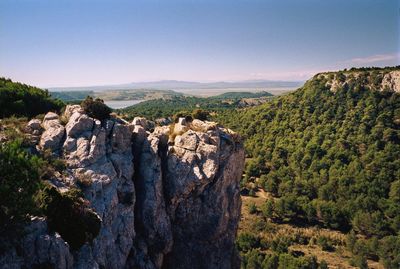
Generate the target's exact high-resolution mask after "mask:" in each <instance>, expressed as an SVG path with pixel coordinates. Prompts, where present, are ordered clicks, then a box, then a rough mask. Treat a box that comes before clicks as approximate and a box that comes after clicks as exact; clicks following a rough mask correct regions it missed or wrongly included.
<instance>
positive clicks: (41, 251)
mask: <svg viewBox="0 0 400 269" xmlns="http://www.w3.org/2000/svg"><path fill="white" fill-rule="evenodd" d="M62 117H63V118H64V119H66V120H68V123H67V124H66V126H65V127H64V126H62V124H61V123H60V119H59V116H58V115H56V114H54V113H48V114H47V115H46V116H45V118H44V120H43V122H42V123H41V126H42V127H43V129H44V132H43V134H42V135H41V139H40V143H39V145H38V148H39V149H40V150H44V149H48V150H51V151H52V152H54V154H58V155H59V156H60V157H61V158H63V159H64V160H65V161H66V164H67V167H68V168H67V175H66V176H64V177H62V178H58V179H56V181H57V182H56V183H57V184H56V185H57V186H58V187H59V188H66V189H68V188H70V187H73V186H75V187H76V186H78V187H79V188H81V189H82V191H83V193H84V196H85V199H87V200H88V201H89V203H90V206H91V207H92V208H93V209H94V210H95V211H96V213H97V214H98V215H99V217H100V218H101V220H102V223H101V229H100V233H99V235H98V236H97V237H96V238H95V239H94V240H93V242H91V243H89V242H88V243H86V244H85V245H83V246H82V247H81V248H80V249H79V250H76V251H72V250H71V249H70V248H69V247H68V243H67V242H65V241H64V240H63V239H62V238H61V237H60V236H59V235H58V234H57V233H55V234H54V233H50V232H49V231H48V230H47V226H46V221H45V220H40V225H38V224H36V226H37V228H30V230H29V232H28V234H27V236H26V238H28V241H26V242H28V243H24V245H23V246H22V249H23V251H22V252H21V251H20V252H18V253H17V252H16V251H15V250H10V251H9V252H8V253H7V254H5V255H3V256H2V257H1V258H0V267H1V268H21V267H24V266H25V267H32V266H39V265H43V264H46V265H51V266H53V267H54V268H149V269H150V268H164V269H165V268H236V267H239V264H238V260H237V256H236V253H235V248H234V240H235V235H236V230H237V227H238V222H239V217H240V205H241V202H240V196H239V180H240V177H241V174H242V171H243V166H244V150H243V146H242V143H241V141H240V138H239V137H238V136H237V135H236V134H234V133H233V132H232V131H230V130H227V129H224V128H222V127H219V126H218V125H217V124H215V123H211V122H203V121H199V120H193V122H186V121H185V120H183V119H181V120H180V121H179V122H178V123H177V124H176V125H175V126H172V127H169V126H164V127H155V129H154V131H153V132H151V133H150V132H149V124H148V123H147V122H146V120H145V119H143V118H137V119H135V120H134V121H133V123H132V124H127V123H126V122H124V121H122V120H120V119H116V118H114V119H109V120H105V121H103V122H100V121H99V120H96V119H93V118H90V117H88V116H87V115H86V114H84V113H83V111H82V110H81V108H80V107H79V106H68V107H67V108H66V111H65V113H64V115H63V116H62ZM30 125H31V126H30V127H29V128H31V129H32V130H40V128H39V127H40V126H37V122H32V123H31V124H30ZM60 186H61V187H60ZM36 222H38V221H37V220H36ZM33 223H34V222H33ZM39 226H40V227H39ZM29 238H30V239H29ZM32 238H36V239H32ZM29 240H30V241H29ZM43 240H44V241H43ZM46 240H47V241H46ZM42 241H43V242H42ZM24 242H25V241H24ZM35 244H36V245H35ZM37 244H39V245H40V244H42V245H43V246H44V244H47V245H46V246H47V247H39V246H38V245H37ZM11 261H15V262H11Z"/></svg>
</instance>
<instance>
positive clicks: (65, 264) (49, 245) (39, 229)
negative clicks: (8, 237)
mask: <svg viewBox="0 0 400 269" xmlns="http://www.w3.org/2000/svg"><path fill="white" fill-rule="evenodd" d="M25 232H26V234H27V235H26V236H25V237H24V239H23V240H22V242H21V246H20V249H21V250H22V253H21V254H22V255H21V254H20V255H17V253H16V251H15V249H10V250H9V251H8V252H6V253H5V254H3V255H2V256H1V257H0V268H42V267H40V266H46V265H47V266H52V268H56V269H65V268H72V266H73V256H72V254H71V253H70V251H69V246H68V244H67V243H65V241H64V240H63V239H62V238H61V236H60V235H59V234H57V233H55V234H49V231H48V228H47V222H46V221H45V219H43V218H37V217H35V218H33V219H32V221H31V223H30V225H28V226H27V227H26V228H25ZM21 256H22V257H23V259H22V258H21Z"/></svg>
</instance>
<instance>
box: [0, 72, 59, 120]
mask: <svg viewBox="0 0 400 269" xmlns="http://www.w3.org/2000/svg"><path fill="white" fill-rule="evenodd" d="M63 105H64V104H63V103H62V102H61V101H59V100H56V99H52V98H51V96H50V94H49V93H48V91H47V90H42V89H39V88H36V87H32V86H28V85H25V84H21V83H17V82H13V81H11V80H10V79H5V78H0V118H5V117H10V116H13V115H14V116H25V117H34V116H36V115H38V114H43V113H46V112H48V111H55V112H57V111H59V110H60V109H61V108H62V107H63Z"/></svg>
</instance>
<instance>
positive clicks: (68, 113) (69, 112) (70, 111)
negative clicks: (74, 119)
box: [64, 105, 83, 120]
mask: <svg viewBox="0 0 400 269" xmlns="http://www.w3.org/2000/svg"><path fill="white" fill-rule="evenodd" d="M75 112H78V113H81V114H82V113H83V109H82V108H81V106H80V105H67V106H66V107H65V111H64V116H65V117H66V119H67V120H69V118H70V117H71V116H72V114H74V113H75Z"/></svg>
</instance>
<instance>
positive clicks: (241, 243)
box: [236, 232, 260, 251]
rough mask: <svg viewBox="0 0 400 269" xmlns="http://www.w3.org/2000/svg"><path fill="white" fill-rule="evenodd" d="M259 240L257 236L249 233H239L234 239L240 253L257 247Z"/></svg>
mask: <svg viewBox="0 0 400 269" xmlns="http://www.w3.org/2000/svg"><path fill="white" fill-rule="evenodd" d="M259 244H260V240H259V238H258V237H257V236H255V235H254V234H251V233H246V232H245V233H241V234H239V235H238V237H237V239H236V245H237V247H238V249H239V250H240V251H248V250H251V249H253V248H256V247H258V246H259Z"/></svg>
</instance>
